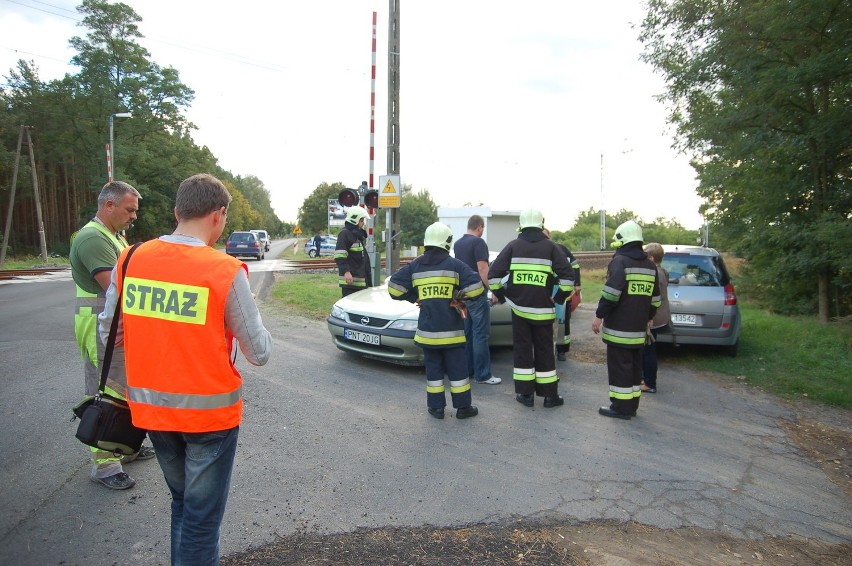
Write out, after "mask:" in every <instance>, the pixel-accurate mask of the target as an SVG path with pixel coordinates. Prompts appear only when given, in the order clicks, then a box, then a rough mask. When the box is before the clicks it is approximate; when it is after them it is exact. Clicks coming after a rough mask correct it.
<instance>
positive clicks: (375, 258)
mask: <svg viewBox="0 0 852 566" xmlns="http://www.w3.org/2000/svg"><path fill="white" fill-rule="evenodd" d="M372 54H373V55H372V59H373V60H372V67H371V69H370V176H369V181H367V187H368V189H372V188H373V169H374V167H375V155H376V12H373V41H372ZM367 211H368V212H369V213H370V215H369V217H368V220H367V253H368V255H369V256H370V260H371V262H370V263H371V266H372V276H373V281H372V284H373V285H378V284H379V281H380V279H381V277H380V268H381V265H382V260H381V258H380V257H379V254H378V253H377V251H376V239H375V235H374V233H373V227H374V226H375V217H374V216H373V215H374V213H375V211H374V210H373V209H372V208H368V209H367Z"/></svg>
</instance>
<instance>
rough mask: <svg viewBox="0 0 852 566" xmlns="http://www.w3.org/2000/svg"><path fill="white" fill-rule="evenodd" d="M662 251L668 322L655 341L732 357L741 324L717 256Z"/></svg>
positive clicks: (684, 249)
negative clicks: (706, 347) (720, 351)
mask: <svg viewBox="0 0 852 566" xmlns="http://www.w3.org/2000/svg"><path fill="white" fill-rule="evenodd" d="M663 251H664V252H665V255H664V256H663V262H662V265H663V267H664V268H665V269H666V271H668V272H669V288H668V289H669V290H668V298H669V305H670V307H671V313H672V318H671V321H670V324H669V325H668V326H667V327H666V328H663V329H660V331H659V333H658V334H657V341H658V342H661V343H671V344H703V345H709V346H720V347H722V349H723V350H724V351H725V352H726V353H727V354H729V355H731V356H736V355H737V346H738V344H739V338H740V327H741V325H742V321H741V318H740V309H739V306H738V305H737V294H736V292H735V291H734V284H733V283H732V281H731V277H730V275H729V274H728V270H727V268H726V267H725V262H724V260H723V259H722V256H721V254H719V252H718V251H716V250H714V249H713V248H703V247H700V246H679V245H664V246H663Z"/></svg>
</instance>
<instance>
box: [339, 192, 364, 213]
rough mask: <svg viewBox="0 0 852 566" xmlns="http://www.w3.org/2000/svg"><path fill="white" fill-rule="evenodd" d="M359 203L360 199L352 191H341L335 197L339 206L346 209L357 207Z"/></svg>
mask: <svg viewBox="0 0 852 566" xmlns="http://www.w3.org/2000/svg"><path fill="white" fill-rule="evenodd" d="M360 201H361V198H360V197H359V196H358V193H357V192H356V191H354V190H353V189H343V190H342V191H340V194H339V195H337V202H339V203H340V206H344V207H346V208H349V207H350V206H357V205H358V203H359V202H360Z"/></svg>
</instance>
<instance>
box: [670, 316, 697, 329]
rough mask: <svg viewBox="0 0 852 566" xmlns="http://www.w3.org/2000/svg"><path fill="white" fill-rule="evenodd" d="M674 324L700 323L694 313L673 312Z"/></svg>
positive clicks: (693, 324)
mask: <svg viewBox="0 0 852 566" xmlns="http://www.w3.org/2000/svg"><path fill="white" fill-rule="evenodd" d="M672 324H691V325H692V326H695V325H696V324H698V320H696V317H695V315H694V314H673V315H672Z"/></svg>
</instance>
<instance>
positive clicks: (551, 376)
mask: <svg viewBox="0 0 852 566" xmlns="http://www.w3.org/2000/svg"><path fill="white" fill-rule="evenodd" d="M557 381H559V378H558V377H557V376H556V370H552V371H537V372H536V373H535V382H536V383H541V384H546V383H556V382H557Z"/></svg>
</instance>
